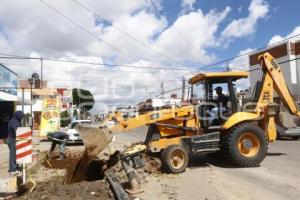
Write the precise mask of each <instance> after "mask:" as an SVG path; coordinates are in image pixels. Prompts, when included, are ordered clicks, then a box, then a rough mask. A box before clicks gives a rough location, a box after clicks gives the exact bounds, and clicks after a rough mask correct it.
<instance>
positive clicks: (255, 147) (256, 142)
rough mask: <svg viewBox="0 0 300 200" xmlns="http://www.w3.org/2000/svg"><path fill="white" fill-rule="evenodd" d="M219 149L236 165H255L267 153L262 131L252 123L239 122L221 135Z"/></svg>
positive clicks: (265, 139) (265, 140) (266, 144)
mask: <svg viewBox="0 0 300 200" xmlns="http://www.w3.org/2000/svg"><path fill="white" fill-rule="evenodd" d="M221 138H222V141H221V149H222V151H223V153H224V154H225V156H226V157H227V159H229V161H230V162H232V163H233V164H234V165H235V166H237V167H256V166H258V165H259V164H260V163H261V162H262V161H263V159H264V158H265V156H266V154H267V146H268V143H267V138H266V135H265V134H264V131H263V130H262V129H261V128H260V127H258V126H256V125H254V124H253V123H241V124H238V125H236V126H234V127H233V128H231V130H230V131H229V132H228V133H225V134H224V135H223V136H222V137H221Z"/></svg>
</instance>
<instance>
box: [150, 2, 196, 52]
mask: <svg viewBox="0 0 300 200" xmlns="http://www.w3.org/2000/svg"><path fill="white" fill-rule="evenodd" d="M150 2H151V4H152V7H153V9H154V11H155V12H156V14H158V15H163V16H165V14H164V13H163V12H162V11H161V10H159V9H158V8H157V6H156V5H155V3H154V2H153V0H150ZM173 28H174V30H175V32H176V33H177V34H178V35H179V36H180V37H181V38H182V39H183V40H184V41H185V42H186V44H187V45H188V46H189V47H191V48H192V49H193V50H194V51H195V52H197V54H198V53H199V52H198V50H197V49H196V48H195V47H194V45H193V44H192V43H191V42H190V41H189V40H188V39H187V38H186V37H185V36H184V35H183V34H182V33H181V32H180V31H179V30H178V29H177V28H176V26H175V23H174V24H173Z"/></svg>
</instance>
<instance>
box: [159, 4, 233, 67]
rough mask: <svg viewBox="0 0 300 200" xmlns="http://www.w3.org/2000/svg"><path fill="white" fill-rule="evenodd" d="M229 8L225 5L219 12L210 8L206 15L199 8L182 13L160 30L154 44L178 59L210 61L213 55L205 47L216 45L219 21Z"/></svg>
mask: <svg viewBox="0 0 300 200" xmlns="http://www.w3.org/2000/svg"><path fill="white" fill-rule="evenodd" d="M230 10H231V9H230V7H226V8H225V9H224V10H223V11H221V12H217V11H215V10H211V11H210V12H209V13H208V14H206V15H205V14H204V13H203V12H202V11H201V10H197V11H195V12H190V13H189V14H186V15H182V16H180V17H178V18H177V20H176V21H175V22H174V24H173V25H172V26H170V27H169V28H167V29H166V30H165V31H164V32H162V34H161V35H160V37H159V38H158V40H157V42H156V45H157V46H158V47H159V48H160V49H165V50H167V52H168V53H169V54H170V55H173V56H174V57H175V58H177V59H178V60H179V61H187V60H189V61H194V62H200V63H204V64H207V63H210V62H212V61H213V60H214V56H213V55H210V54H208V53H207V51H206V48H208V47H216V46H218V39H217V38H216V36H215V34H216V32H217V30H218V28H219V23H220V22H221V21H223V20H224V18H225V17H226V16H227V14H228V13H229V12H230ZM176 29H177V30H178V31H180V33H181V34H182V35H184V38H185V39H183V38H182V37H180V35H179V34H178V33H177V30H176ZM185 40H188V41H189V43H187V42H186V41H185ZM191 45H192V47H191Z"/></svg>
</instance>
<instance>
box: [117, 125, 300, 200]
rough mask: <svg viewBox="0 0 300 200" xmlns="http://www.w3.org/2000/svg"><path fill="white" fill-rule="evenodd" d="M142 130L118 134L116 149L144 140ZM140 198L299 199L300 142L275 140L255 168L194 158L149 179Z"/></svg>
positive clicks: (144, 131)
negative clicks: (178, 169)
mask: <svg viewBox="0 0 300 200" xmlns="http://www.w3.org/2000/svg"><path fill="white" fill-rule="evenodd" d="M145 133H146V129H145V128H143V129H137V130H135V131H132V132H129V133H128V134H124V133H123V134H118V135H117V136H116V141H115V142H114V143H115V144H117V146H121V144H123V143H126V144H129V143H130V142H132V141H141V140H144V138H145ZM148 181H149V183H147V184H146V185H145V187H144V188H145V192H144V193H143V194H140V195H138V196H139V197H141V198H143V199H183V200H186V199H189V200H192V199H195V200H196V199H197V200H199V199H203V200H204V199H209V200H210V199H218V200H219V199H226V200H227V199H228V200H234V199H237V200H240V199H253V200H259V199H264V200H265V199H270V200H271V199H272V200H274V199H291V200H295V199H300V141H291V140H285V141H276V142H275V143H272V144H270V146H269V150H268V156H267V157H266V159H265V160H264V161H263V162H262V163H261V166H260V167H257V168H231V167H229V166H228V165H226V162H224V161H220V160H216V159H215V158H213V157H210V156H205V155H198V156H194V157H193V158H191V162H190V165H189V168H188V169H187V170H186V172H185V173H182V174H179V175H162V176H151V177H149V180H148Z"/></svg>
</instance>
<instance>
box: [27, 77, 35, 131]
mask: <svg viewBox="0 0 300 200" xmlns="http://www.w3.org/2000/svg"><path fill="white" fill-rule="evenodd" d="M28 83H29V85H30V115H31V127H32V128H33V116H32V85H33V83H34V79H33V78H29V79H28Z"/></svg>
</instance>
